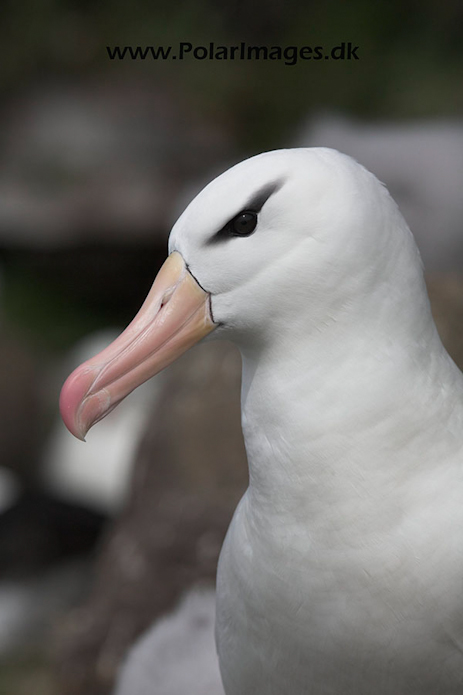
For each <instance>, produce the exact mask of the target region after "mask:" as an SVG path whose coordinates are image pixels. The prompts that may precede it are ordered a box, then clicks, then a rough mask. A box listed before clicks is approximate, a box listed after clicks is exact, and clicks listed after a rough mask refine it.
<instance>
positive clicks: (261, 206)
mask: <svg viewBox="0 0 463 695" xmlns="http://www.w3.org/2000/svg"><path fill="white" fill-rule="evenodd" d="M399 249H400V253H399ZM169 254H170V255H169V257H168V259H167V260H166V262H165V264H164V265H163V267H162V268H161V270H160V271H159V274H158V276H157V278H156V280H155V282H154V284H153V287H152V289H151V291H150V293H149V295H148V297H147V299H146V301H145V303H144V305H143V306H142V308H141V310H140V312H139V313H138V315H137V316H136V317H135V319H134V320H133V322H132V323H131V324H130V325H129V326H128V328H127V329H126V330H125V331H124V332H123V333H122V335H121V336H120V337H119V338H118V339H117V340H116V341H115V342H114V343H112V344H111V345H110V346H109V347H108V348H106V349H105V350H104V351H103V352H101V353H100V354H99V355H97V356H96V357H94V358H92V359H90V360H88V361H87V362H85V363H84V364H83V365H81V366H80V367H78V368H77V369H76V370H75V371H74V372H73V374H71V376H70V377H69V378H68V379H67V381H66V383H65V385H64V386H63V390H62V393H61V400H60V407H61V413H62V416H63V419H64V422H65V424H66V426H67V427H68V429H69V430H70V431H71V432H72V433H73V434H74V435H76V436H77V437H79V438H81V439H83V438H84V436H85V433H86V432H87V431H88V429H89V428H90V427H91V426H92V425H93V424H95V422H97V421H98V420H100V419H102V418H103V417H104V416H105V415H106V414H107V413H108V412H110V411H111V410H112V409H113V408H114V407H115V406H116V405H117V404H118V403H119V402H120V401H121V400H122V399H123V398H124V397H125V396H126V395H128V394H129V393H130V392H131V391H132V390H133V389H135V388H136V387H137V386H138V385H139V384H141V383H142V382H143V381H145V380H146V379H148V378H150V377H151V376H153V375H154V374H156V373H158V372H159V371H160V370H161V369H163V368H164V367H166V366H167V365H168V364H170V363H171V362H172V361H174V360H175V359H176V358H177V357H178V356H179V355H181V354H182V353H183V352H185V351H186V350H187V349H188V348H189V347H190V346H191V345H193V344H194V343H196V342H198V341H199V340H200V339H202V338H204V337H205V336H206V335H208V334H213V336H214V337H220V336H222V337H229V338H230V339H232V340H234V341H235V342H237V343H238V344H239V346H240V347H241V348H242V349H243V350H246V349H254V348H257V349H259V347H262V346H264V345H267V344H268V343H269V341H270V342H271V341H272V340H274V339H276V337H278V336H281V335H283V334H287V333H288V332H290V333H291V332H292V337H293V340H295V341H297V340H298V339H300V338H301V337H302V336H306V335H307V334H310V332H311V331H317V330H319V329H320V326H321V325H323V323H324V322H326V320H327V318H329V319H333V320H337V316H338V314H339V313H340V312H344V313H345V312H346V310H347V308H348V307H355V306H356V304H358V301H357V299H358V298H359V297H361V296H362V297H370V298H371V297H373V299H374V294H375V288H376V287H378V285H381V283H382V282H387V281H388V278H390V277H391V274H392V273H393V272H394V269H397V266H398V265H402V264H405V265H408V267H410V266H411V267H414V268H417V267H419V265H420V264H419V260H418V254H417V251H416V247H415V245H414V242H413V240H412V238H411V235H410V234H409V232H408V229H407V227H406V225H405V222H404V221H403V219H402V217H401V215H400V213H399V212H398V210H397V208H396V206H395V203H394V202H393V201H392V199H391V198H390V196H389V194H388V192H387V190H386V189H385V188H384V187H383V186H382V185H381V184H380V183H379V182H378V181H377V179H376V178H375V177H374V176H373V175H372V174H370V173H369V172H368V171H367V170H366V169H364V168H363V167H361V166H360V165H359V164H357V163H356V162H355V161H354V160H352V159H351V158H350V157H347V156H345V155H342V154H340V153H339V152H336V151H335V150H329V149H326V148H310V149H292V150H277V151H275V152H267V153H264V154H261V155H258V156H256V157H252V158H251V159H248V160H245V161H244V162H241V163H240V164H238V165H236V166H234V167H232V168H231V169H229V170H228V171H226V172H225V173H224V174H222V175H221V176H219V177H218V178H216V179H215V180H213V181H212V182H211V183H210V184H209V185H208V186H206V187H205V188H204V189H203V190H202V191H201V193H199V195H198V196H197V197H196V198H195V199H194V200H193V201H192V202H191V203H190V205H189V206H188V207H187V209H186V210H185V212H184V213H183V214H182V215H181V217H180V218H179V220H178V221H177V223H176V224H175V225H174V227H173V229H172V232H171V235H170V238H169ZM400 290H402V291H403V290H404V287H401V288H400Z"/></svg>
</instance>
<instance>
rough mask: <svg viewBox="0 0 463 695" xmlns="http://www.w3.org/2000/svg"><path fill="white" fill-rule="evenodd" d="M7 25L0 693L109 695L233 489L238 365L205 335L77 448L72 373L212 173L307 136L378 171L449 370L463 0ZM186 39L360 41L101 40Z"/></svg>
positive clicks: (122, 321)
mask: <svg viewBox="0 0 463 695" xmlns="http://www.w3.org/2000/svg"><path fill="white" fill-rule="evenodd" d="M0 19H1V21H0V45H1V47H2V55H3V57H2V61H1V64H0V125H1V127H0V331H1V337H0V355H1V359H0V695H3V694H5V695H23V694H26V693H27V694H29V693H31V692H34V695H52V693H53V694H55V693H65V694H66V695H83V694H84V693H85V695H107V694H108V693H111V692H112V691H113V687H114V682H115V680H116V678H117V674H118V671H119V668H120V664H121V663H122V662H123V660H124V658H125V656H126V654H127V651H128V649H129V648H130V646H131V645H132V644H133V643H134V641H135V640H136V639H137V637H139V636H140V635H141V634H142V633H143V631H144V630H146V629H147V628H148V627H149V626H150V625H151V624H152V623H153V621H155V620H156V618H158V617H159V616H162V615H164V614H165V613H166V612H167V611H169V610H171V609H173V608H174V607H175V606H176V605H177V603H178V601H179V599H180V597H181V596H182V595H183V593H184V592H185V591H186V590H188V588H189V587H191V586H195V585H198V584H205V585H212V584H213V580H214V575H215V567H216V562H217V556H218V552H219V549H220V545H221V542H222V538H223V535H224V533H225V530H226V527H227V524H228V522H229V520H230V518H231V514H232V511H233V509H234V506H235V504H236V502H237V500H238V499H239V496H240V494H241V493H242V491H243V489H244V487H245V485H246V465H245V457H244V451H243V443H242V439H241V433H240V426H239V379H240V365H239V358H238V357H237V355H236V353H235V352H234V350H233V349H232V348H230V347H228V346H199V347H198V348H197V349H195V350H193V351H192V353H191V354H190V355H187V356H185V357H184V358H182V360H180V362H179V363H178V364H176V365H174V366H173V367H172V368H171V369H169V370H168V371H167V372H166V373H165V374H163V375H161V376H160V377H157V378H156V379H154V380H153V381H152V382H150V383H149V384H147V385H146V386H145V387H144V388H142V389H140V390H139V391H138V392H137V393H135V394H133V396H132V397H131V398H129V399H128V400H127V401H126V402H125V403H124V404H122V406H120V408H119V409H118V410H117V411H115V412H114V413H113V414H112V415H111V416H110V417H109V418H108V419H107V420H105V421H104V422H102V423H100V424H99V425H98V427H97V428H96V429H95V430H94V431H92V432H91V433H90V435H89V437H88V442H87V444H85V445H84V444H82V443H81V442H78V441H76V440H74V439H73V438H72V437H71V435H69V434H68V433H67V432H66V431H65V429H64V426H63V425H62V424H61V422H60V421H59V417H58V410H57V404H58V395H59V390H60V387H61V384H62V382H63V381H64V379H65V377H66V376H67V375H68V373H69V372H70V371H71V370H72V368H73V367H74V366H76V365H77V364H78V363H80V362H81V361H82V360H83V359H85V358H86V357H89V356H91V355H92V354H93V353H95V352H96V351H98V350H100V349H101V348H102V347H103V346H104V345H106V344H107V343H108V342H109V341H110V340H111V339H112V338H113V337H114V335H116V334H117V332H118V331H119V330H120V329H121V328H123V327H124V326H125V325H126V324H127V323H128V322H129V320H130V319H131V318H132V317H133V315H134V314H135V312H136V311H137V309H138V307H139V306H140V304H141V302H142V300H143V299H144V297H145V295H146V293H147V291H148V289H149V287H150V285H151V283H152V281H153V278H154V276H155V274H156V271H157V269H158V268H159V266H160V264H161V263H162V261H163V259H164V257H165V254H166V241H167V236H168V233H169V230H170V227H171V225H172V223H173V222H174V221H175V219H176V217H177V215H178V214H179V212H181V210H182V209H183V207H184V206H185V204H186V203H187V202H189V200H190V199H191V197H192V196H193V195H194V194H195V192H196V191H198V190H199V189H200V188H201V187H202V185H203V184H204V183H205V182H207V181H208V180H209V179H210V178H212V177H213V176H215V175H216V174H217V173H219V172H220V171H222V170H224V169H225V168H227V167H228V166H229V165H231V164H233V163H235V162H237V161H240V160H241V159H243V158H244V157H247V156H250V155H253V154H255V153H258V152H260V151H263V150H267V149H276V148H279V147H291V146H312V145H323V146H330V147H335V148H337V149H340V150H342V151H344V152H347V153H348V154H351V155H353V156H354V157H356V158H357V159H358V160H359V161H360V162H361V163H362V164H365V165H366V166H367V167H368V168H369V169H371V170H372V171H373V172H374V173H375V174H376V175H377V176H378V177H379V178H380V179H381V180H382V181H384V182H385V183H386V185H387V186H388V187H389V189H390V191H391V193H392V195H393V196H394V197H395V198H396V200H397V201H398V203H399V206H400V207H401V209H402V212H403V213H404V215H405V217H406V219H407V221H408V223H409V225H410V226H411V228H412V231H413V232H414V234H415V237H416V238H417V241H418V244H419V246H420V249H421V251H422V255H423V258H424V261H425V266H426V271H427V278H428V282H429V288H430V292H431V297H432V301H433V307H434V311H435V315H436V319H437V321H438V324H439V328H440V331H441V334H442V336H443V339H444V342H445V343H446V345H447V346H448V348H449V350H450V352H451V354H452V356H453V357H454V359H455V360H456V361H457V362H459V364H460V365H462V364H463V339H462V335H463V334H462V330H461V329H462V318H463V195H462V193H463V190H462V184H463V120H462V115H463V40H462V33H461V27H462V25H463V6H462V4H461V3H460V2H458V1H457V0H453V1H450V2H446V3H437V2H434V1H433V0H420V2H417V1H416V0H407V1H406V2H404V1H403V0H401V1H400V2H399V1H398V0H394V1H392V2H391V1H390V0H388V1H387V2H386V0H378V1H377V2H375V3H371V2H367V1H366V0H354V1H353V2H349V3H348V2H336V3H333V2H323V3H321V2H315V1H314V0H308V1H306V2H298V1H297V0H285V2H283V0H265V2H264V1H263V0H257V1H255V2H253V3H249V2H241V0H236V1H235V2H233V1H232V2H229V3H227V4H226V5H224V4H222V3H219V2H218V1H217V0H195V2H193V1H192V0H186V1H182V0H180V1H179V2H177V3H172V2H167V1H165V0H161V1H160V2H157V3H148V2H146V0H138V1H136V2H133V3H131V4H130V5H129V4H128V3H122V2H119V1H117V0H116V1H115V2H111V3H109V2H105V1H102V2H98V3H90V2H86V1H84V2H76V1H73V0H38V1H37V0H34V2H32V0H16V2H14V3H13V2H12V1H11V0H6V2H4V3H3V4H2V9H1V11H0ZM180 41H184V42H190V43H192V44H193V45H195V46H199V45H201V46H208V45H209V43H210V42H211V41H213V42H214V43H215V44H216V46H219V45H227V46H231V45H236V44H239V43H240V42H241V41H244V42H246V43H247V44H248V45H265V46H276V45H278V46H282V47H286V46H297V47H301V46H306V45H308V46H317V45H321V46H325V47H334V46H339V45H340V44H341V43H343V42H344V43H348V42H351V43H352V44H353V45H354V46H358V50H357V55H358V60H355V59H351V60H344V61H342V60H334V61H333V60H328V61H325V60H322V61H320V62H315V61H302V60H300V61H298V62H297V63H296V64H295V65H286V64H285V61H284V60H282V61H270V60H267V61H264V60H252V61H240V60H235V61H231V60H229V61H218V60H216V61H208V60H194V59H192V58H190V59H185V60H184V61H182V62H180V61H178V60H177V61H172V60H170V61H169V60H166V61H161V60H157V61H155V60H153V59H152V58H151V57H150V56H147V57H146V58H145V59H144V60H143V59H141V58H140V57H139V58H137V59H133V60H131V59H129V56H128V55H126V56H125V59H123V60H118V59H114V60H110V59H109V56H108V52H107V48H106V47H107V46H110V47H114V46H116V45H118V46H120V47H121V48H123V47H124V46H131V47H132V48H136V47H137V46H140V47H141V48H145V47H146V46H150V45H152V46H156V47H158V46H159V45H162V46H169V45H173V46H176V45H177V44H178V43H179V42H180ZM134 695H137V693H134ZM178 695H182V693H181V692H178ZM204 695H207V693H205V694H204Z"/></svg>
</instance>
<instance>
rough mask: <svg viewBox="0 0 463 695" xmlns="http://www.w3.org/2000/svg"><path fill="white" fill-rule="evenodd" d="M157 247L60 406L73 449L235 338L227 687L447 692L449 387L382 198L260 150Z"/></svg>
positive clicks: (453, 620) (419, 278)
mask: <svg viewBox="0 0 463 695" xmlns="http://www.w3.org/2000/svg"><path fill="white" fill-rule="evenodd" d="M169 252H170V255H169V257H168V259H167V261H166V262H165V264H164V266H163V267H162V269H161V270H160V272H159V274H158V276H157V278H156V280H155V282H154V284H153V287H152V289H151V291H150V293H149V295H148V298H147V300H146V302H145V304H144V305H143V307H142V308H141V310H140V312H139V314H138V315H137V317H136V318H135V319H134V321H133V322H132V324H130V326H129V327H128V328H127V329H126V331H125V332H124V333H123V334H122V335H121V336H120V337H119V338H118V339H117V340H116V341H115V342H114V343H112V344H111V345H110V346H109V347H108V348H106V350H104V351H103V352H102V353H100V354H99V355H98V356H96V357H95V358H93V359H91V360H89V361H87V362H85V363H84V364H83V365H82V366H81V367H79V368H78V369H77V370H76V371H75V372H74V373H73V374H72V375H71V376H70V377H69V379H68V380H67V382H66V384H65V386H64V387H63V391H62V396H61V411H62V415H63V418H64V421H65V423H66V425H67V426H68V428H69V429H70V431H71V432H72V433H73V434H75V435H76V436H78V437H80V438H83V437H84V436H85V433H86V431H87V430H88V429H89V428H90V427H91V425H93V424H94V423H95V422H97V421H98V420H100V419H101V418H102V417H104V416H105V415H106V414H107V413H108V412H109V411H110V410H111V409H112V408H114V407H115V406H116V405H117V404H118V403H119V402H120V401H121V400H122V399H123V398H124V397H125V396H126V395H127V394H128V393H129V392H130V391H132V390H133V389H134V388H136V386H137V385H139V384H140V383H141V382H142V381H144V380H146V379H147V378H149V377H151V376H152V375H153V374H155V373H157V372H158V371H159V370H161V369H163V368H164V367H165V366H167V365H168V364H169V363H170V362H172V361H173V360H174V359H175V358H176V357H178V356H179V355H180V354H181V353H182V352H184V351H185V350H186V349H188V347H190V346H191V345H192V344H193V343H195V342H197V341H198V340H200V339H201V338H203V337H205V336H206V335H209V338H226V339H230V340H232V341H233V342H235V343H236V344H237V346H238V347H239V349H240V351H241V354H242V360H243V383H242V425H243V432H244V436H245V442H246V449H247V455H248V462H249V473H250V477H249V488H248V490H247V491H246V493H245V495H244V496H243V498H242V500H241V502H240V504H239V506H238V508H237V510H236V512H235V515H234V518H233V521H232V523H231V525H230V528H229V531H228V534H227V537H226V540H225V543H224V546H223V548H222V553H221V557H220V562H219V568H218V578H217V618H216V641H217V649H218V654H219V661H220V670H221V674H222V679H223V683H224V688H225V692H226V694H227V695H457V694H458V695H461V693H462V692H463V480H462V478H463V380H462V375H461V373H460V371H459V370H458V368H457V367H456V366H455V364H454V363H453V361H452V360H451V358H450V357H449V355H448V354H447V352H446V351H445V349H444V348H443V346H442V343H441V341H440V339H439V336H438V334H437V330H436V328H435V325H434V322H433V319H432V316H431V312H430V307H429V301H428V297H427V293H426V289H425V284H424V280H423V272H422V264H421V261H420V257H419V253H418V251H417V248H416V246H415V242H414V240H413V237H412V235H411V233H410V231H409V229H408V227H407V225H406V223H405V221H404V219H403V217H402V216H401V214H400V212H399V211H398V209H397V206H396V205H395V203H394V201H393V200H392V199H391V197H390V195H389V194H388V191H387V190H386V188H385V187H384V186H383V185H382V184H381V183H380V182H379V181H378V180H377V179H376V178H375V177H374V176H373V175H372V174H371V173H369V172H368V171H367V170H366V169H364V168H363V167H362V166H360V165H359V164H357V163H356V162H355V161H354V160H353V159H351V158H349V157H347V156H345V155H342V154H340V153H339V152H336V151H334V150H329V149H326V148H310V149H294V150H279V151H275V152H267V153H264V154H261V155H258V156H256V157H252V158H251V159H248V160H246V161H244V162H242V163H240V164H238V165H236V166H234V167H233V168H231V169H230V170H228V171H226V172H225V173H224V174H222V175H221V176H219V177H218V178H217V179H215V180H214V181H212V182H211V183H210V184H209V185H208V186H206V188H205V189H204V190H203V191H202V192H201V193H200V194H199V195H198V196H197V197H196V198H195V199H194V200H193V201H192V202H191V204H190V205H189V206H188V207H187V209H186V210H185V212H184V213H183V215H182V216H181V217H180V218H179V220H178V221H177V223H176V224H175V226H174V228H173V229H172V232H171V235H170V239H169ZM154 692H156V688H155V684H153V693H154Z"/></svg>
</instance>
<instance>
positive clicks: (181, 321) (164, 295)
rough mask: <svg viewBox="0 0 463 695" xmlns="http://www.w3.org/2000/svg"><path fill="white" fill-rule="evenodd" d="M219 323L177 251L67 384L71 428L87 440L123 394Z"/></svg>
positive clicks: (64, 405)
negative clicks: (133, 311)
mask: <svg viewBox="0 0 463 695" xmlns="http://www.w3.org/2000/svg"><path fill="white" fill-rule="evenodd" d="M214 328H216V324H215V323H214V322H213V320H212V316H211V310H210V295H209V294H208V293H207V292H205V291H204V290H203V289H202V288H201V287H200V286H199V284H198V283H197V282H196V280H195V279H194V277H193V276H192V275H191V273H190V272H189V271H188V269H187V267H186V265H185V261H184V260H183V258H182V256H181V255H180V254H179V253H178V252H176V251H174V253H171V255H170V256H169V257H168V258H167V260H166V261H165V263H164V265H163V266H162V268H161V270H160V271H159V273H158V275H157V277H156V279H155V281H154V283H153V286H152V288H151V290H150V292H149V294H148V296H147V298H146V299H145V302H144V304H143V306H142V307H141V309H140V311H139V312H138V314H137V316H136V317H135V318H134V320H133V321H132V323H130V324H129V326H127V328H126V329H125V331H124V332H123V333H122V334H121V335H120V336H119V337H118V338H117V339H116V340H115V341H114V342H113V343H111V345H109V346H108V347H107V348H105V349H104V350H103V351H102V352H100V353H99V354H98V355H96V356H95V357H93V358H92V359H90V360H87V362H84V363H83V364H82V365H81V366H80V367H77V369H76V370H74V372H72V374H71V375H70V376H69V377H68V378H67V380H66V382H65V383H64V386H63V388H62V390H61V396H60V411H61V417H62V418H63V420H64V423H65V425H66V427H67V428H68V430H69V431H70V432H71V433H72V434H73V435H75V436H76V437H77V438H78V439H82V440H84V438H85V435H86V433H87V432H88V430H89V429H90V427H91V426H92V425H94V424H95V423H96V422H98V421H99V420H102V419H103V418H104V417H105V416H106V415H107V414H108V413H109V412H111V410H113V409H114V408H115V407H116V405H118V404H119V403H120V402H121V401H122V399H123V398H125V397H126V396H127V395H128V394H129V393H131V392H132V391H133V390H134V389H136V388H137V386H140V384H142V383H143V382H144V381H146V380H147V379H149V378H150V377H152V376H154V375H155V374H157V373H158V372H160V371H161V370H162V369H164V367H167V366H168V365H169V364H171V363H172V362H173V361H174V360H176V359H177V357H180V355H182V354H183V353H184V352H186V351H187V350H188V348H190V347H191V346H192V345H194V344H195V343H197V342H198V341H199V340H201V338H203V337H204V336H206V335H207V334H208V333H210V332H211V331H213V330H214Z"/></svg>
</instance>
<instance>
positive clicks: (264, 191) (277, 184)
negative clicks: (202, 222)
mask: <svg viewBox="0 0 463 695" xmlns="http://www.w3.org/2000/svg"><path fill="white" fill-rule="evenodd" d="M284 182H285V181H284V179H280V180H279V181H274V182H273V183H268V184H267V185H265V186H263V188H261V189H260V190H259V191H257V192H256V193H254V194H253V196H252V197H251V198H250V199H249V200H248V202H247V203H246V205H244V206H243V207H242V208H241V210H238V212H237V213H236V214H235V215H233V217H232V218H231V219H230V220H229V221H228V222H227V224H225V225H224V226H223V227H222V229H219V231H218V232H216V233H215V234H214V236H212V237H211V238H210V239H208V241H207V242H206V245H210V244H216V243H217V242H219V241H225V240H226V239H229V238H230V233H229V231H228V226H229V224H230V222H231V221H232V220H233V219H234V218H235V217H236V216H237V215H239V214H241V213H242V212H255V213H258V212H260V211H261V210H262V208H263V207H264V205H265V203H266V202H267V200H268V199H269V198H270V196H271V195H273V194H274V193H276V192H277V191H278V190H279V189H280V188H281V187H282V185H283V184H284Z"/></svg>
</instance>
